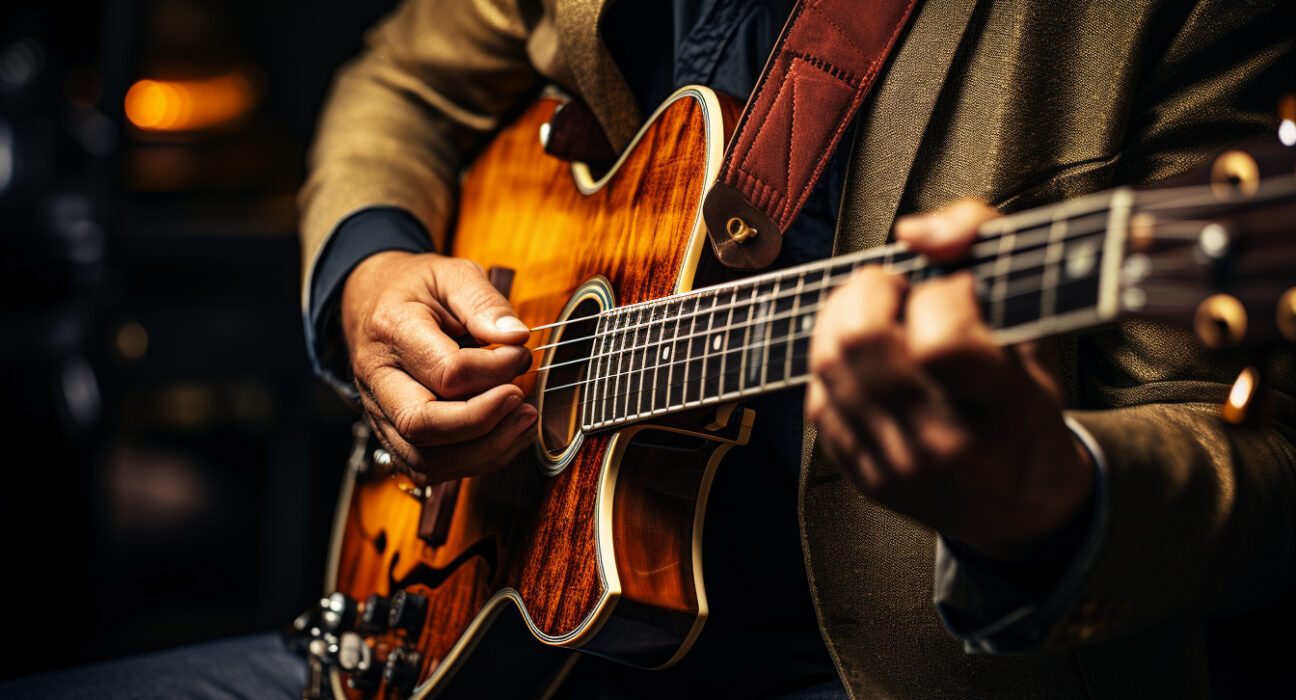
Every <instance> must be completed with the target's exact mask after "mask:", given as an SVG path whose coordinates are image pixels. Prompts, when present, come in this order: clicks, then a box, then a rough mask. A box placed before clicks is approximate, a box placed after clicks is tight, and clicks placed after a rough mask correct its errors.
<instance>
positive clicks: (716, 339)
mask: <svg viewBox="0 0 1296 700" xmlns="http://www.w3.org/2000/svg"><path fill="white" fill-rule="evenodd" d="M711 349H712V350H719V349H720V336H718V335H717V336H716V337H714V338H712V339H711Z"/></svg>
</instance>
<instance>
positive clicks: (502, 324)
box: [495, 316, 531, 333]
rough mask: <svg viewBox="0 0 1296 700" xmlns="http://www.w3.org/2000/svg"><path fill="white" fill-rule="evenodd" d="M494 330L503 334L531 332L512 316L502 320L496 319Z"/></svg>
mask: <svg viewBox="0 0 1296 700" xmlns="http://www.w3.org/2000/svg"><path fill="white" fill-rule="evenodd" d="M495 328H497V329H499V330H501V331H503V332H505V333H517V332H519V331H520V332H522V333H529V332H530V331H531V329H530V328H527V326H526V324H525V323H523V322H522V319H519V318H516V317H514V316H504V317H503V318H498V319H496V320H495Z"/></svg>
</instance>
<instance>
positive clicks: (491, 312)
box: [436, 259, 531, 345]
mask: <svg viewBox="0 0 1296 700" xmlns="http://www.w3.org/2000/svg"><path fill="white" fill-rule="evenodd" d="M453 262H454V264H453V265H452V266H449V269H448V270H446V271H445V272H440V271H438V274H437V276H436V281H437V287H438V288H439V291H440V292H441V294H440V297H441V299H442V300H443V301H444V302H445V304H446V306H447V307H448V308H449V309H450V313H452V314H454V316H455V318H457V319H458V320H459V322H460V323H462V324H463V325H464V327H466V328H467V329H468V332H469V333H471V334H472V337H473V338H475V339H477V340H478V341H479V342H482V343H485V344H488V345H490V344H496V343H498V344H501V345H522V344H524V343H526V341H527V338H528V337H529V336H530V333H531V331H530V329H528V328H527V327H526V324H525V323H522V321H521V319H519V318H518V317H517V312H516V311H514V309H513V305H512V304H510V303H509V301H508V299H505V298H504V295H502V294H500V293H499V291H498V290H496V289H495V287H494V286H492V285H491V283H490V281H489V280H488V279H487V278H486V273H485V272H484V271H483V270H482V268H481V265H478V264H477V263H475V262H472V261H471V260H463V259H458V260H454V261H453Z"/></svg>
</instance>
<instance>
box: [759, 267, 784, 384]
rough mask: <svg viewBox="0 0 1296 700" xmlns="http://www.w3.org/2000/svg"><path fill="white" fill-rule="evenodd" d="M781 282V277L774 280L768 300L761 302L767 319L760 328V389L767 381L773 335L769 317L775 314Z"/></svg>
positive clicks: (771, 321)
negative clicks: (762, 338)
mask: <svg viewBox="0 0 1296 700" xmlns="http://www.w3.org/2000/svg"><path fill="white" fill-rule="evenodd" d="M782 281H783V278H781V277H780V278H778V279H775V280H774V289H772V290H770V296H769V299H766V300H765V301H764V302H762V305H763V306H764V307H765V309H766V310H767V313H766V316H767V318H766V319H765V323H764V325H763V326H762V327H761V335H762V336H763V337H764V338H765V342H764V343H763V344H762V345H763V347H762V348H761V363H760V385H761V386H762V387H763V386H765V384H766V383H767V380H768V379H769V353H770V338H771V337H772V336H773V335H774V328H773V319H772V318H769V317H770V316H773V315H774V312H775V308H774V299H777V298H778V293H779V284H780V283H781V282H782Z"/></svg>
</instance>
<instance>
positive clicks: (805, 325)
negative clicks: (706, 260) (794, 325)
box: [801, 316, 814, 331]
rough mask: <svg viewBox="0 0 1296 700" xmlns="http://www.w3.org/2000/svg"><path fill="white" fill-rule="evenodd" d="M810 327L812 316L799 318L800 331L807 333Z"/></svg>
mask: <svg viewBox="0 0 1296 700" xmlns="http://www.w3.org/2000/svg"><path fill="white" fill-rule="evenodd" d="M812 325H814V316H802V317H801V330H803V331H808V330H810V326H812Z"/></svg>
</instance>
